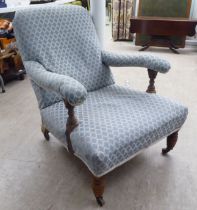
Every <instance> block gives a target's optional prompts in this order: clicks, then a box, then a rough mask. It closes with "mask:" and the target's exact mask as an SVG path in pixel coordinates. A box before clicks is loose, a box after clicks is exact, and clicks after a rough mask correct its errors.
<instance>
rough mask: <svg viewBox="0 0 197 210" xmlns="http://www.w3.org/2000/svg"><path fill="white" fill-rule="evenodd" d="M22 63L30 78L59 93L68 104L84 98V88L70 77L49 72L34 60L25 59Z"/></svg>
mask: <svg viewBox="0 0 197 210" xmlns="http://www.w3.org/2000/svg"><path fill="white" fill-rule="evenodd" d="M24 65H25V69H26V71H27V73H28V75H29V76H30V79H31V80H33V81H34V82H35V83H36V84H37V85H38V86H40V87H42V88H43V89H45V90H52V91H55V92H57V93H59V94H60V95H61V96H62V97H63V99H66V100H67V101H68V103H69V104H71V105H73V106H75V105H79V104H81V103H83V101H84V100H85V99H86V96H87V90H86V88H85V87H84V86H83V85H82V84H81V83H79V82H78V81H77V80H75V79H73V78H72V77H69V76H66V75H61V74H56V73H53V72H49V71H47V70H46V69H45V68H44V67H43V66H42V65H41V64H40V63H38V62H35V61H25V62H24Z"/></svg>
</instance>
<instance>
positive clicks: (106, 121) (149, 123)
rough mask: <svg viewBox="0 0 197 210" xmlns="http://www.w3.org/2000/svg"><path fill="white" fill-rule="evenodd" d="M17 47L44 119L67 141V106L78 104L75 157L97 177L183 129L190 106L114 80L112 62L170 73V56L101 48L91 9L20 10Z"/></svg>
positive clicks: (75, 7) (16, 29) (49, 128)
mask: <svg viewBox="0 0 197 210" xmlns="http://www.w3.org/2000/svg"><path fill="white" fill-rule="evenodd" d="M14 29H15V34H16V38H17V45H18V48H19V49H20V52H21V54H22V58H23V61H24V63H25V67H26V70H27V73H28V75H29V76H30V79H31V81H32V85H33V88H34V91H35V93H36V96H37V99H38V103H39V107H40V112H41V117H42V123H43V125H44V126H45V127H46V128H47V129H48V130H49V131H50V133H52V134H53V135H54V136H55V137H57V138H58V139H59V140H60V141H61V142H62V143H64V144H65V146H67V142H66V136H65V127H66V121H67V110H66V108H65V105H64V102H63V99H66V100H68V101H69V103H70V104H72V105H79V106H76V108H75V109H76V116H77V118H78V120H79V125H78V127H77V128H75V129H74V131H73V132H72V133H71V142H72V145H73V148H74V151H75V155H77V156H78V157H79V158H80V159H82V161H83V162H84V163H85V164H86V165H87V166H88V168H89V169H90V171H91V172H92V173H93V174H94V175H95V176H101V175H104V174H106V173H107V172H109V171H110V170H112V169H113V168H115V167H117V166H119V165H121V164H123V163H124V162H125V161H127V160H129V158H131V157H132V156H133V155H135V154H136V153H137V152H139V151H140V150H142V149H144V148H146V147H148V146H150V145H151V144H153V143H155V142H156V141H158V140H160V139H161V138H163V137H165V136H168V135H169V134H171V133H172V132H174V131H176V130H178V129H180V127H181V126H182V125H183V123H184V121H185V119H186V116H187V108H185V107H184V106H182V105H181V104H179V103H177V102H174V101H171V100H169V99H166V98H163V97H160V96H157V95H154V94H147V93H143V92H138V91H134V90H130V89H126V88H123V87H119V86H116V85H114V80H113V77H112V74H111V71H110V68H109V66H110V65H111V66H139V67H146V68H150V69H152V70H155V71H158V72H161V73H165V72H167V71H168V70H169V68H170V65H169V63H168V62H167V61H164V60H162V59H159V58H157V57H154V56H147V55H141V54H140V55H139V56H138V55H134V56H132V55H119V54H113V53H109V52H104V51H102V50H101V48H100V44H99V41H98V38H97V34H96V31H95V28H94V25H93V22H92V20H91V18H90V16H89V14H88V12H87V11H86V10H85V9H83V8H81V7H78V6H55V7H51V6H44V7H40V8H31V9H25V10H21V11H17V12H16V16H15V20H14Z"/></svg>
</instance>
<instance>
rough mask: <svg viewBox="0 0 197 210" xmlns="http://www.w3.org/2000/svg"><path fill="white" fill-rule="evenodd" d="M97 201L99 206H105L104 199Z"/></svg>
mask: <svg viewBox="0 0 197 210" xmlns="http://www.w3.org/2000/svg"><path fill="white" fill-rule="evenodd" d="M96 201H97V203H98V205H99V206H103V205H104V204H105V201H104V200H103V197H98V198H96Z"/></svg>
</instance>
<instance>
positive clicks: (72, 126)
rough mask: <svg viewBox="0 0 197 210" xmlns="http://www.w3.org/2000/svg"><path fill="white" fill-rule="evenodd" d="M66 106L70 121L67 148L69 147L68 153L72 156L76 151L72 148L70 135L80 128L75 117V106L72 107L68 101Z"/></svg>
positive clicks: (68, 121)
mask: <svg viewBox="0 0 197 210" xmlns="http://www.w3.org/2000/svg"><path fill="white" fill-rule="evenodd" d="M64 104H65V106H66V108H67V109H68V119H67V122H66V133H65V134H66V140H67V146H68V151H69V152H70V153H71V154H74V150H73V147H72V142H71V139H70V134H71V132H72V131H73V130H74V129H75V128H76V127H77V126H78V121H77V118H76V117H75V112H74V108H75V107H74V106H72V105H70V104H69V103H68V102H67V101H64Z"/></svg>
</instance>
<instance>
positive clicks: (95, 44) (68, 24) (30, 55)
mask: <svg viewBox="0 0 197 210" xmlns="http://www.w3.org/2000/svg"><path fill="white" fill-rule="evenodd" d="M13 25H14V30H15V35H16V38H17V46H18V48H19V49H20V53H21V55H22V58H23V61H36V62H38V63H40V64H41V65H42V66H43V67H44V68H45V69H46V70H47V71H50V72H55V73H57V74H62V75H67V76H70V77H73V78H74V79H76V80H77V81H78V82H80V83H81V84H82V85H83V86H84V87H85V88H86V89H87V91H93V90H96V89H99V88H102V87H105V86H107V85H111V84H113V83H114V81H113V78H112V74H111V71H110V69H109V67H108V66H106V65H105V64H103V63H102V59H101V48H100V43H99V40H98V37H97V34H96V30H95V27H94V24H93V22H92V19H91V18H90V16H89V13H88V11H87V10H85V9H84V8H82V7H79V6H71V5H67V6H66V5H63V6H60V5H58V6H45V5H44V6H40V7H39V8H38V7H36V8H29V9H22V10H19V11H17V12H16V15H15V19H14V22H13ZM35 86H36V85H34V89H35V88H36V87H35ZM37 89H38V88H37ZM40 91H42V93H41V94H39V95H45V94H46V95H47V96H45V98H48V100H47V101H44V100H43V98H39V102H40V104H39V106H40V108H44V107H46V106H49V105H51V104H53V103H54V102H57V101H59V98H58V97H56V96H54V94H51V97H50V92H49V91H47V90H42V89H40ZM37 95H38V94H37ZM50 99H51V100H50ZM54 99H57V101H56V100H55V101H54Z"/></svg>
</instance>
